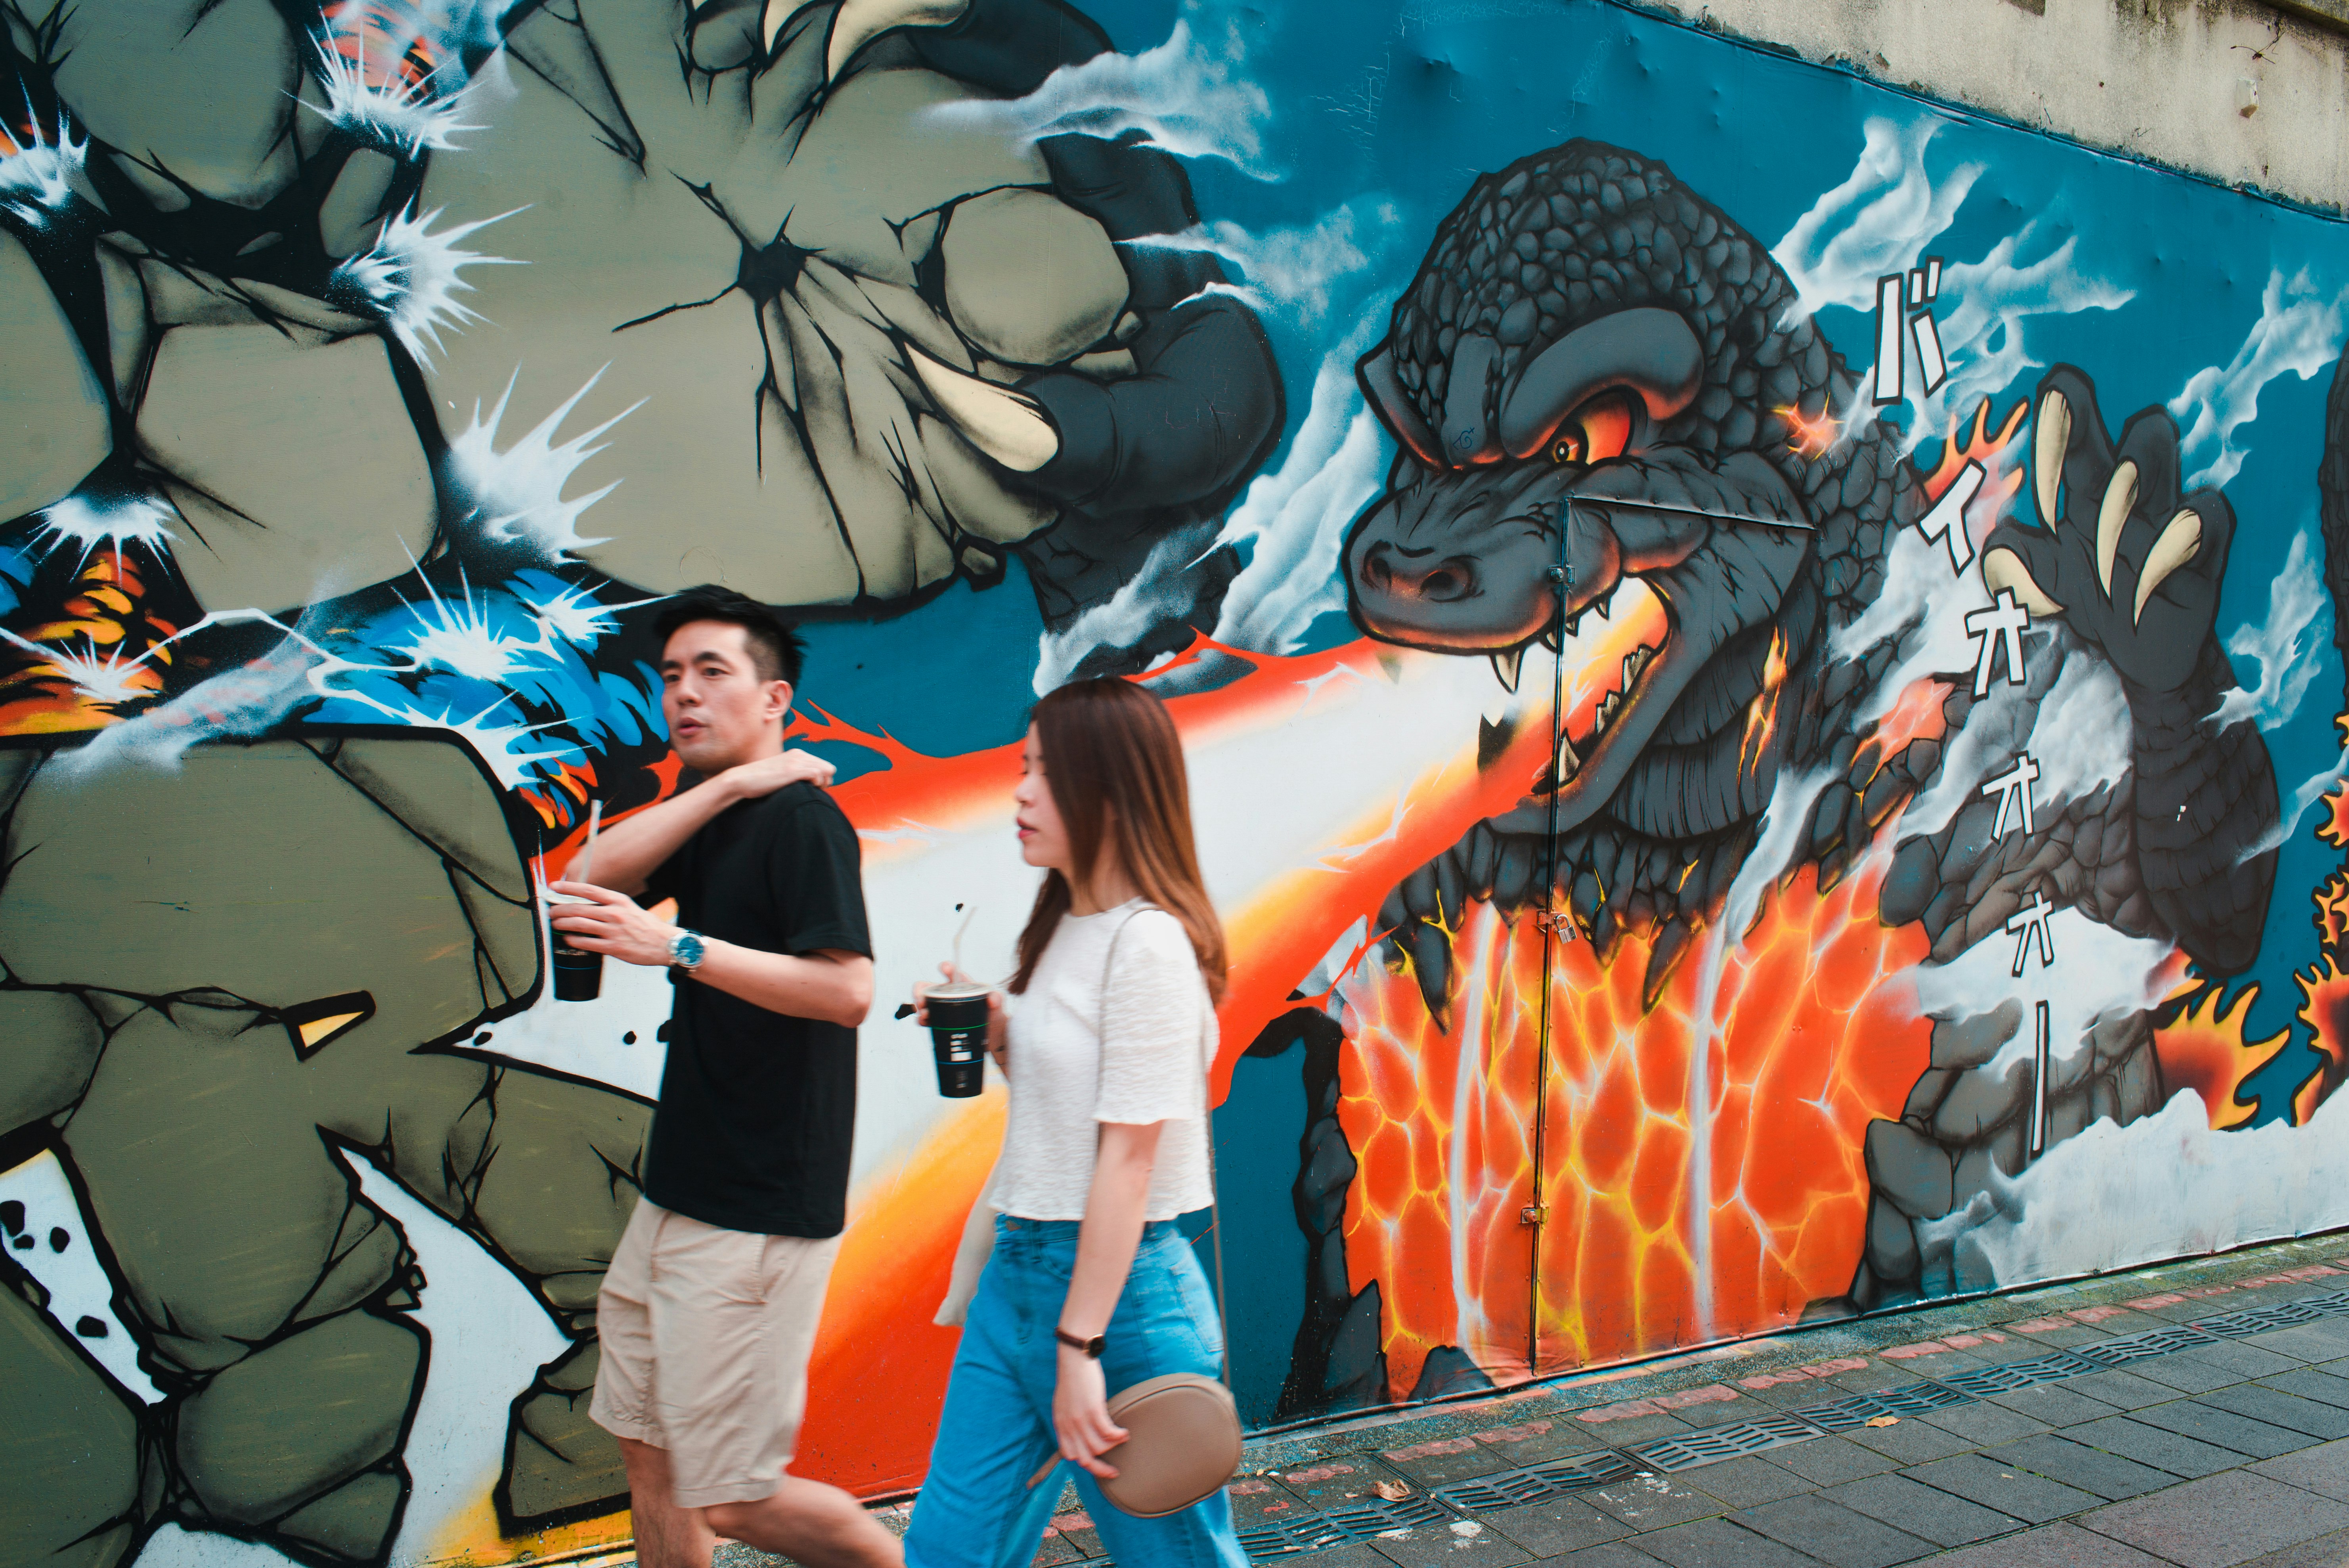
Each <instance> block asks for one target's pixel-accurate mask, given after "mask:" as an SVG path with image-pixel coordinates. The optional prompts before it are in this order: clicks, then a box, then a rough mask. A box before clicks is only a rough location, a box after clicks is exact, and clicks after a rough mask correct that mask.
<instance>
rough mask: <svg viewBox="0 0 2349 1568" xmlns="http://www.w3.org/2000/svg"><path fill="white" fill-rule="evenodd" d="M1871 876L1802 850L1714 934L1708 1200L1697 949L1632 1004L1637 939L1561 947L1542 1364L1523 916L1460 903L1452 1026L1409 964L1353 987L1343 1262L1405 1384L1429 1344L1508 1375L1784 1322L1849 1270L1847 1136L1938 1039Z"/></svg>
mask: <svg viewBox="0 0 2349 1568" xmlns="http://www.w3.org/2000/svg"><path fill="white" fill-rule="evenodd" d="M1881 880H1882V862H1881V861H1880V860H1870V861H1868V862H1866V863H1864V864H1863V866H1862V867H1861V869H1860V871H1859V872H1857V874H1855V875H1854V876H1852V877H1851V878H1849V879H1848V880H1847V881H1846V882H1842V883H1841V884H1840V885H1838V886H1837V887H1836V888H1834V889H1833V890H1832V891H1830V892H1826V893H1825V894H1821V893H1820V892H1818V891H1817V885H1816V877H1815V874H1814V873H1813V872H1811V871H1808V870H1806V871H1804V872H1800V873H1798V874H1797V875H1796V876H1795V878H1794V880H1793V881H1792V882H1790V883H1789V884H1788V885H1787V886H1786V888H1785V890H1784V891H1783V892H1781V893H1779V894H1778V895H1776V896H1775V898H1772V899H1770V900H1769V901H1767V902H1766V903H1765V904H1764V911H1763V913H1762V915H1761V917H1760V918H1759V920H1758V921H1757V922H1756V923H1755V925H1754V929H1753V931H1752V932H1751V933H1750V934H1748V935H1747V937H1746V938H1745V940H1744V943H1742V944H1740V945H1739V946H1737V947H1736V948H1735V949H1734V950H1733V951H1732V952H1731V953H1730V954H1728V956H1727V960H1726V962H1725V965H1724V966H1723V975H1722V981H1721V986H1720V992H1719V998H1718V1001H1717V1004H1716V1010H1715V1016H1716V1017H1717V1018H1718V1019H1719V1022H1720V1030H1719V1035H1718V1038H1717V1040H1716V1042H1715V1044H1714V1046H1713V1050H1712V1053H1711V1055H1712V1057H1713V1060H1712V1064H1711V1068H1710V1070H1709V1071H1708V1072H1707V1073H1706V1074H1705V1075H1704V1079H1705V1083H1706V1092H1707V1095H1708V1097H1709V1101H1708V1107H1707V1119H1709V1122H1710V1137H1709V1145H1710V1154H1711V1161H1710V1184H1709V1191H1707V1192H1706V1193H1705V1195H1704V1199H1703V1202H1702V1204H1701V1205H1699V1204H1698V1203H1697V1202H1694V1201H1693V1198H1692V1173H1693V1172H1694V1171H1696V1169H1697V1166H1698V1162H1697V1161H1694V1160H1693V1159H1692V1155H1693V1154H1694V1153H1695V1149H1694V1139H1695V1136H1696V1135H1695V1133H1694V1131H1693V1129H1694V1127H1695V1125H1696V1123H1697V1122H1698V1120H1699V1119H1700V1118H1699V1117H1698V1116H1697V1115H1695V1114H1692V1112H1693V1110H1694V1109H1695V1108H1694V1107H1693V1106H1692V1096H1691V1092H1690V1072H1689V1057H1690V1052H1691V1049H1692V1039H1693V1037H1694V1035H1695V1033H1696V1030H1695V1021H1694V1019H1693V1017H1692V1014H1693V1012H1694V1009H1695V1007H1696V1005H1697V1004H1696V997H1697V994H1698V985H1699V983H1700V982H1699V971H1700V968H1701V965H1699V964H1698V963H1697V962H1695V961H1694V960H1693V959H1692V961H1691V962H1689V963H1686V964H1683V965H1681V966H1680V968H1679V969H1678V970H1677V971H1676V972H1675V973H1674V975H1673V977H1672V979H1671V982H1670V983H1669V984H1668V985H1667V986H1666V988H1665V991H1664V994H1663V995H1662V996H1661V998H1660V999H1659V1001H1658V1003H1657V1005H1656V1006H1655V1007H1654V1008H1653V1009H1652V1010H1648V1011H1644V1012H1643V1010H1642V1008H1641V1006H1640V982H1641V979H1642V977H1643V975H1645V973H1646V969H1647V960H1648V946H1647V943H1646V941H1645V940H1643V939H1642V938H1640V937H1638V936H1633V937H1630V938H1628V939H1626V940H1625V941H1624V942H1623V943H1622V944H1621V946H1620V948H1619V950H1618V951H1617V952H1616V953H1615V954H1614V955H1613V957H1612V960H1611V962H1609V964H1607V965H1604V966H1602V965H1600V964H1599V961H1598V960H1597V958H1596V957H1595V955H1594V954H1593V952H1592V949H1591V947H1590V945H1589V944H1588V943H1569V944H1566V945H1564V946H1563V947H1561V948H1560V949H1559V950H1558V951H1557V955H1556V959H1555V972H1554V974H1553V976H1552V979H1551V991H1550V997H1551V1004H1552V1010H1553V1015H1554V1019H1555V1023H1554V1027H1553V1033H1552V1037H1551V1046H1552V1050H1551V1066H1550V1078H1549V1085H1548V1092H1547V1117H1546V1120H1545V1128H1546V1131H1545V1137H1546V1138H1547V1149H1546V1150H1545V1151H1544V1152H1545V1159H1544V1161H1543V1163H1544V1167H1545V1171H1546V1175H1545V1180H1544V1185H1545V1187H1546V1189H1547V1191H1545V1192H1543V1193H1542V1194H1541V1195H1540V1197H1541V1201H1542V1202H1545V1203H1547V1208H1548V1214H1547V1222H1546V1223H1545V1225H1544V1226H1543V1228H1542V1231H1541V1256H1540V1260H1539V1261H1540V1265H1541V1267H1540V1281H1541V1284H1540V1291H1541V1302H1540V1309H1539V1319H1538V1321H1539V1325H1540V1336H1539V1340H1538V1352H1537V1356H1536V1357H1534V1359H1533V1364H1532V1365H1531V1366H1530V1367H1528V1364H1527V1363H1528V1357H1527V1350H1528V1348H1529V1346H1531V1345H1532V1344H1533V1336H1532V1333H1531V1330H1532V1327H1533V1302H1532V1279H1533V1269H1532V1264H1533V1262H1534V1257H1533V1242H1532V1238H1533V1232H1532V1231H1531V1230H1530V1229H1527V1228H1526V1227H1524V1226H1522V1225H1521V1223H1520V1222H1519V1218H1518V1216H1519V1211H1520V1210H1522V1209H1523V1208H1524V1207H1526V1205H1528V1204H1530V1203H1533V1202H1535V1201H1536V1195H1535V1193H1534V1191H1533V1189H1532V1182H1533V1148H1532V1139H1533V1129H1534V1125H1535V1117H1534V1107H1535V1100H1536V1098H1537V1091H1536V1088H1535V1078H1536V1076H1537V1044H1538V1042H1537V1031H1538V1027H1539V1006H1538V999H1539V996H1540V991H1541V939H1540V935H1539V933H1538V930H1537V927H1536V925H1535V923H1534V922H1532V921H1530V920H1521V921H1519V922H1517V923H1516V925H1515V926H1514V928H1512V927H1511V926H1509V925H1507V924H1506V923H1503V922H1502V921H1501V920H1500V918H1499V917H1498V916H1497V915H1496V914H1495V913H1493V912H1492V911H1491V910H1490V909H1489V908H1485V907H1482V906H1476V907H1474V908H1472V910H1471V912H1470V914H1469V916H1468V918H1467V919H1466V920H1465V921H1464V923H1463V928H1462V931H1461V933H1460V934H1459V936H1458V940H1457V944H1456V951H1457V953H1458V954H1459V958H1458V963H1459V965H1460V967H1461V971H1462V978H1461V982H1460V996H1461V1002H1460V1004H1459V1005H1457V1006H1455V1008H1454V1013H1455V1016H1454V1023H1453V1026H1452V1027H1451V1028H1450V1029H1449V1030H1441V1029H1439V1028H1437V1026H1435V1025H1434V1023H1433V1021H1432V1020H1431V1019H1429V1017H1428V1016H1427V1011H1426V1008H1425V1006H1423V1004H1422V1002H1421V1000H1420V997H1419V993H1418V985H1417V982H1416V981H1415V979H1414V978H1413V976H1412V975H1411V973H1410V970H1409V967H1408V965H1406V966H1405V967H1404V968H1403V970H1402V972H1401V973H1398V974H1393V975H1389V974H1386V973H1384V972H1383V971H1375V970H1374V971H1372V972H1371V973H1368V974H1362V975H1358V976H1357V977H1356V978H1355V979H1354V980H1353V981H1351V982H1350V984H1349V985H1347V986H1345V987H1343V988H1342V994H1343V995H1345V996H1346V999H1347V1001H1348V1003H1349V1004H1350V1017H1349V1022H1350V1034H1351V1039H1352V1045H1353V1047H1354V1048H1353V1049H1352V1050H1351V1051H1350V1052H1349V1053H1348V1054H1347V1056H1346V1057H1345V1058H1344V1062H1343V1066H1342V1068H1341V1075H1342V1076H1341V1079H1340V1088H1341V1095H1342V1098H1341V1099H1340V1109H1339V1119H1340V1124H1341V1125H1342V1126H1343V1127H1344V1128H1345V1130H1346V1133H1347V1138H1348V1141H1349V1143H1350V1146H1351V1147H1352V1148H1353V1149H1354V1150H1356V1159H1357V1160H1358V1161H1359V1162H1360V1164H1361V1176H1360V1177H1359V1178H1358V1179H1357V1181H1355V1183H1354V1185H1353V1187H1352V1189H1351V1190H1350V1191H1349V1193H1348V1197H1347V1209H1346V1218H1345V1226H1346V1237H1347V1253H1346V1256H1347V1264H1348V1267H1349V1270H1350V1274H1351V1279H1350V1284H1351V1285H1352V1287H1353V1288H1354V1289H1356V1290H1360V1289H1361V1287H1362V1286H1364V1285H1365V1284H1369V1283H1370V1282H1371V1281H1372V1280H1376V1281H1378V1282H1379V1283H1380V1288H1381V1298H1382V1305H1383V1308H1384V1317H1385V1323H1384V1335H1383V1337H1384V1340H1385V1346H1386V1351H1387V1357H1388V1363H1387V1370H1388V1378H1389V1386H1390V1388H1391V1389H1392V1394H1393V1396H1394V1397H1395V1398H1403V1397H1406V1396H1408V1395H1409V1393H1410V1392H1411V1390H1412V1387H1413V1385H1414V1384H1415V1383H1416V1382H1417V1380H1418V1378H1419V1375H1420V1371H1421V1368H1422V1367H1423V1364H1424V1362H1425V1360H1426V1357H1427V1355H1428V1353H1429V1352H1430V1351H1432V1350H1433V1349H1434V1348H1436V1347H1437V1346H1447V1345H1456V1346H1461V1347H1462V1348H1464V1349H1465V1350H1467V1351H1469V1353H1470V1354H1471V1355H1472V1356H1474V1357H1475V1358H1476V1360H1477V1362H1478V1364H1479V1365H1480V1366H1482V1367H1485V1371H1486V1373H1487V1374H1488V1375H1489V1376H1491V1377H1493V1378H1494V1380H1495V1382H1499V1383H1507V1382H1511V1381H1516V1380H1519V1379H1522V1378H1523V1377H1526V1376H1528V1375H1531V1376H1548V1375H1551V1374H1554V1373H1557V1372H1560V1371H1564V1370H1567V1369H1569V1368H1571V1367H1578V1366H1587V1365H1590V1364H1593V1363H1601V1362H1608V1361H1616V1360H1621V1359H1625V1358H1627V1357H1634V1356H1639V1355H1641V1354H1644V1353H1647V1352H1650V1351H1653V1350H1656V1349H1660V1348H1662V1347H1664V1346H1679V1345H1686V1344H1690V1343H1692V1342H1698V1341H1703V1340H1709V1339H1715V1338H1723V1337H1727V1336H1735V1335H1743V1334H1752V1333H1756V1332H1760V1331H1763V1330H1766V1329H1770V1328H1774V1327H1779V1326H1785V1324H1787V1323H1789V1322H1791V1321H1792V1320H1793V1319H1794V1318H1795V1316H1797V1315H1799V1314H1800V1313H1801V1311H1802V1310H1803V1308H1804V1306H1805V1305H1807V1304H1808V1303H1810V1302H1812V1301H1814V1300H1817V1299H1819V1298H1822V1297H1827V1296H1835V1295H1841V1294H1842V1293H1843V1292H1844V1291H1845V1290H1846V1289H1847V1288H1848V1287H1849V1285H1850V1283H1851V1275H1852V1269H1853V1266H1854V1264H1855V1263H1856V1262H1857V1258H1858V1256H1859V1253H1860V1245H1861V1240H1862V1233H1863V1230H1864V1227H1865V1225H1866V1222H1867V1204H1868V1176H1867V1171H1866V1170H1865V1167H1864V1165H1863V1163H1862V1161H1861V1157H1860V1145H1861V1140H1862V1138H1863V1136H1864V1135H1865V1133H1866V1130H1867V1126H1868V1122H1869V1121H1870V1120H1873V1119H1878V1118H1888V1117H1895V1116H1898V1115H1899V1111H1900V1107H1901V1104H1902V1102H1903V1101H1904V1099H1905V1098H1906V1097H1907V1095H1908V1093H1909V1089H1910V1088H1912V1087H1913V1086H1914V1084H1915V1083H1916V1080H1917V1078H1918V1076H1919V1075H1920V1073H1921V1072H1922V1071H1923V1070H1924V1068H1925V1066H1926V1063H1927V1060H1928V1058H1929V1056H1930V1022H1929V1021H1926V1020H1923V1019H1920V1018H1917V1017H1915V1016H1912V1015H1913V1013H1914V999H1913V995H1912V994H1911V993H1910V991H1909V987H1908V986H1907V985H1904V984H1902V983H1901V982H1899V979H1898V978H1897V976H1898V975H1899V973H1900V972H1901V971H1902V970H1904V969H1906V968H1908V967H1909V966H1910V965H1913V964H1915V963H1917V962H1919V961H1920V960H1922V959H1923V958H1924V957H1925V955H1926V951H1927V944H1926V942H1925V938H1924V935H1923V934H1922V932H1921V931H1920V930H1918V929H1916V928H1915V927H1902V928H1899V929H1895V930H1887V929H1885V928H1884V927H1883V926H1882V925H1880V924H1879V923H1878V921H1877V919H1876V894H1877V889H1878V884H1879V883H1880V882H1881ZM1700 1224H1701V1225H1702V1234H1701V1235H1700V1234H1699V1232H1698V1227H1699V1225H1700ZM1447 1259H1449V1260H1450V1266H1445V1264H1444V1260H1447Z"/></svg>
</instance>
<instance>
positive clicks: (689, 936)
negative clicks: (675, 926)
mask: <svg viewBox="0 0 2349 1568" xmlns="http://www.w3.org/2000/svg"><path fill="white" fill-rule="evenodd" d="M703 951H704V949H703V947H702V942H701V938H700V937H698V936H697V935H695V934H693V933H692V932H690V931H680V932H678V934H676V935H675V936H672V937H670V938H669V939H668V961H669V962H670V963H671V964H674V965H677V966H678V968H679V969H693V968H698V967H699V966H700V964H701V955H702V953H703Z"/></svg>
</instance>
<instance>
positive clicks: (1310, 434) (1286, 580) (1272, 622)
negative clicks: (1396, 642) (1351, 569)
mask: <svg viewBox="0 0 2349 1568" xmlns="http://www.w3.org/2000/svg"><path fill="white" fill-rule="evenodd" d="M1352 363H1353V356H1352V354H1351V352H1350V348H1349V347H1346V346H1341V347H1340V350H1339V352H1338V353H1336V354H1334V355H1332V356H1330V357H1329V358H1327V359H1325V360H1323V361H1322V362H1321V368H1320V370H1319V373H1318V374H1317V375H1316V376H1315V377H1314V378H1313V398H1312V402H1311V403H1310V405H1309V407H1307V409H1306V413H1305V421H1304V423H1303V424H1302V425H1301V426H1299V428H1298V431H1297V437H1296V438H1295V439H1294V440H1293V441H1291V442H1290V443H1289V448H1288V459H1287V460H1286V461H1284V462H1283V463H1282V464H1281V465H1280V467H1279V469H1278V470H1276V471H1274V472H1272V473H1268V474H1259V475H1258V476H1257V478H1256V479H1255V480H1253V481H1252V482H1251V483H1250V484H1249V485H1248V488H1247V494H1246V495H1244V496H1243V497H1241V499H1240V504H1239V505H1238V506H1237V507H1235V508H1234V509H1233V510H1232V514H1231V516H1230V518H1229V519H1228V520H1227V521H1226V522H1225V524H1224V530H1223V534H1222V539H1221V542H1223V543H1226V544H1235V545H1237V544H1241V543H1247V544H1248V545H1249V546H1251V551H1250V554H1249V557H1248V563H1247V566H1246V567H1245V568H1243V569H1242V571H1241V572H1240V574H1239V576H1238V577H1237V578H1235V579H1234V580H1233V582H1232V585H1231V587H1230V588H1229V589H1228V590H1227V591H1226V593H1225V595H1224V607H1223V613H1222V615H1221V616H1220V618H1219V619H1218V620H1217V622H1216V641H1217V642H1219V643H1222V644H1224V645H1226V646H1229V647H1235V648H1247V649H1248V650H1250V651H1251V652H1257V653H1268V654H1286V653H1291V652H1294V651H1295V650H1296V648H1297V646H1298V645H1299V642H1300V641H1301V640H1302V639H1303V637H1304V635H1305V631H1306V628H1307V627H1309V626H1310V625H1311V624H1313V622H1314V619H1315V618H1316V617H1317V616H1319V615H1321V614H1325V613H1327V612H1329V611H1331V610H1340V609H1343V608H1344V607H1345V603H1346V585H1345V580H1344V577H1343V575H1342V573H1340V569H1339V563H1338V552H1339V550H1340V547H1341V546H1342V545H1343V543H1344V542H1345V537H1346V530H1347V527H1348V526H1349V525H1350V524H1351V523H1352V521H1354V519H1355V518H1356V517H1357V516H1359V515H1360V514H1361V510H1362V509H1363V508H1364V507H1365V506H1368V505H1369V504H1370V502H1371V498H1372V497H1373V496H1375V495H1377V494H1378V492H1379V480H1380V475H1381V471H1382V470H1383V469H1384V468H1385V466H1386V449H1385V445H1384V443H1383V442H1382V441H1381V438H1380V435H1379V425H1378V420H1377V419H1376V418H1374V417H1373V416H1372V415H1371V411H1370V409H1369V408H1368V407H1364V406H1363V405H1362V404H1361V400H1360V398H1359V397H1358V395H1357V394H1356V392H1355V389H1354V377H1353V375H1352V372H1351V369H1350V366H1351V365H1352Z"/></svg>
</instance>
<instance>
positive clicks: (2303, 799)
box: [2235, 748, 2349, 865]
mask: <svg viewBox="0 0 2349 1568" xmlns="http://www.w3.org/2000/svg"><path fill="white" fill-rule="evenodd" d="M2344 778H2349V748H2343V750H2342V753H2341V755H2340V756H2339V757H2336V758H2333V765H2332V766H2331V767H2330V768H2320V769H2317V770H2316V771H2315V772H2313V773H2312V774H2310V775H2309V776H2308V777H2307V778H2305V779H2302V780H2301V781H2300V787H2299V788H2298V789H2294V790H2293V791H2292V799H2289V800H2287V801H2285V802H2284V805H2283V810H2281V811H2279V812H2277V813H2276V822H2275V826H2274V827H2272V828H2270V829H2269V830H2267V831H2266V832H2264V833H2262V834H2261V835H2260V836H2259V838H2258V839H2256V840H2254V841H2252V843H2251V847H2250V848H2248V849H2246V850H2245V851H2243V852H2242V853H2241V854H2240V855H2238V856H2236V857H2235V863H2236V864H2238V865H2240V864H2241V863H2242V862H2243V861H2251V860H2257V859H2258V858H2259V857H2260V856H2261V855H2263V854H2266V853H2267V852H2268V851H2270V850H2272V849H2275V848H2276V847H2277V846H2279V845H2281V844H2282V842H2283V841H2285V840H2286V839H2289V838H2291V837H2292V834H2293V833H2294V832H2296V831H2297V830H2299V828H2300V820H2301V819H2302V817H2305V816H2307V815H2308V809H2309V808H2310V807H2311V806H2313V805H2315V804H2316V802H2317V799H2319V798H2320V797H2321V796H2323V794H2325V792H2326V791H2328V790H2330V789H2332V788H2333V786H2334V785H2335V784H2338V783H2340V782H2341V780H2342V779H2344Z"/></svg>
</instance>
